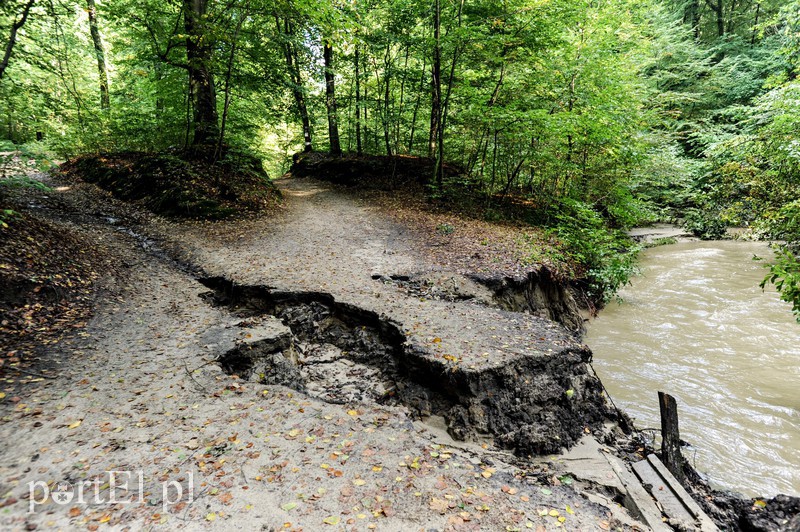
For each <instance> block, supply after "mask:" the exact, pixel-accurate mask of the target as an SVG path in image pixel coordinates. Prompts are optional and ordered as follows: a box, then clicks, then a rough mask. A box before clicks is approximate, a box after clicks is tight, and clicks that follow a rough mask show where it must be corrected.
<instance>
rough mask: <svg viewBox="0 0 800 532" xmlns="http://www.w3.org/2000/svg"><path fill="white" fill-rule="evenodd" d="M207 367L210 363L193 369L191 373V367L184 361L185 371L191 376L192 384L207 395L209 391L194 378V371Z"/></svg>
mask: <svg viewBox="0 0 800 532" xmlns="http://www.w3.org/2000/svg"><path fill="white" fill-rule="evenodd" d="M207 365H208V363H206V364H203V365H202V366H199V367H197V368H195V369H193V370H192V371H189V366H188V365H187V364H186V360H184V361H183V369H185V370H186V374H187V375H188V376H189V378H190V379H192V382H194V383H195V384H196V385H197V386H198V387H199V388H200V389H201V390H203V391H204V392H205V393H209V389H208V388H206V387H205V386H203V385H202V384H200V383H199V382H197V379H195V378H194V375H192V372H193V371H197V370H198V369H200V368H202V367H203V366H207Z"/></svg>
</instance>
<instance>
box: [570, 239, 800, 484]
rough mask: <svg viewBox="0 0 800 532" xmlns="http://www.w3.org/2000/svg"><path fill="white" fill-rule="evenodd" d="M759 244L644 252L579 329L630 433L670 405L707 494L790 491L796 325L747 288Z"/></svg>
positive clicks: (799, 470)
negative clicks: (617, 298)
mask: <svg viewBox="0 0 800 532" xmlns="http://www.w3.org/2000/svg"><path fill="white" fill-rule="evenodd" d="M753 255H758V256H761V257H765V258H767V259H769V258H771V257H772V252H771V251H770V250H769V248H768V247H767V245H766V244H764V243H757V242H739V241H715V242H679V243H677V244H673V245H667V246H660V247H656V248H652V249H649V250H647V251H645V252H644V253H643V254H642V256H641V262H640V266H641V270H642V273H641V275H640V276H637V277H635V278H634V279H633V282H632V285H631V286H629V287H627V288H626V289H625V290H623V291H622V292H621V294H620V295H621V296H622V298H623V302H622V303H621V304H617V303H614V302H612V303H610V304H609V305H608V306H607V308H606V309H604V310H603V311H602V312H601V313H600V315H599V317H598V318H597V319H595V320H594V321H593V322H592V323H590V324H589V330H588V333H587V336H586V338H585V341H586V343H587V344H588V345H589V346H590V347H591V348H592V350H593V351H594V367H595V369H596V370H597V372H598V374H599V375H600V378H601V379H602V380H603V383H604V384H605V386H606V388H607V389H608V391H609V393H610V394H611V397H612V398H613V399H614V401H615V403H616V404H617V406H618V407H620V408H621V409H623V410H624V411H626V412H627V413H628V414H630V415H631V416H632V417H633V418H634V419H635V420H636V426H637V427H639V428H648V427H660V421H659V413H658V398H657V394H656V392H657V391H659V390H661V391H665V392H667V393H669V394H671V395H673V396H675V398H676V399H677V401H678V409H679V414H680V425H681V427H680V428H681V438H682V439H684V440H686V441H688V442H689V443H690V444H692V447H690V448H684V456H686V457H687V458H688V459H689V460H690V461H691V462H694V464H695V466H696V468H697V469H698V470H699V471H701V472H703V473H705V474H706V475H707V476H708V477H709V480H710V482H711V484H712V486H714V487H716V488H721V489H728V490H733V491H737V492H739V493H742V494H744V495H747V496H774V495H776V494H778V493H786V494H789V495H795V496H797V495H800V324H798V323H797V322H795V320H794V318H793V316H792V314H791V307H790V305H788V304H787V303H784V302H782V301H780V299H779V298H778V295H777V293H776V292H775V291H774V290H772V289H767V290H766V291H762V290H761V288H759V286H758V284H759V282H760V281H761V279H762V278H763V277H764V274H765V270H764V268H763V267H762V266H761V264H760V263H758V262H755V261H753V260H752V259H753Z"/></svg>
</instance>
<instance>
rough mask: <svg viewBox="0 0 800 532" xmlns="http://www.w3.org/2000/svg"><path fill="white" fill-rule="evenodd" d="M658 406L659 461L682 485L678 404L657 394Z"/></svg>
mask: <svg viewBox="0 0 800 532" xmlns="http://www.w3.org/2000/svg"><path fill="white" fill-rule="evenodd" d="M658 404H659V407H660V408H661V459H662V460H663V462H664V465H665V466H667V469H669V472H670V473H672V475H673V476H674V477H675V478H676V479H677V480H678V482H681V483H682V482H683V480H684V476H683V455H681V437H680V431H679V430H678V404H677V402H676V401H675V398H674V397H672V396H671V395H668V394H666V393H664V392H658Z"/></svg>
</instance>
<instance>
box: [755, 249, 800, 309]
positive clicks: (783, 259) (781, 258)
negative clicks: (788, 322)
mask: <svg viewBox="0 0 800 532" xmlns="http://www.w3.org/2000/svg"><path fill="white" fill-rule="evenodd" d="M766 267H767V268H768V269H769V273H768V274H767V276H766V277H765V278H764V280H763V281H761V288H764V287H765V286H766V285H767V283H771V284H773V285H775V288H776V289H777V290H778V292H780V294H781V299H782V300H783V301H786V302H788V303H791V304H792V312H794V314H795V316H796V317H797V321H798V322H800V260H798V258H797V255H795V254H794V253H793V252H792V251H791V248H790V247H788V246H779V247H778V248H777V249H776V250H775V262H773V263H772V264H767V265H766Z"/></svg>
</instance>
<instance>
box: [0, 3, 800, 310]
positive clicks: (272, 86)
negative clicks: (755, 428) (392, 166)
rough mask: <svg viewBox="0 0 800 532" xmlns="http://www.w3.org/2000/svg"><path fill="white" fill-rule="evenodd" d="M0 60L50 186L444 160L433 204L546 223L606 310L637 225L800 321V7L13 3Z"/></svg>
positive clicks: (4, 91) (29, 146)
mask: <svg viewBox="0 0 800 532" xmlns="http://www.w3.org/2000/svg"><path fill="white" fill-rule="evenodd" d="M0 45H1V46H2V49H0V55H2V60H1V61H0V117H2V118H1V120H2V124H1V125H0V137H1V138H2V139H3V140H2V141H0V142H2V147H3V149H4V150H21V151H22V152H23V153H25V154H27V155H29V156H30V157H32V158H33V159H35V160H36V161H37V164H39V165H41V167H42V168H46V167H48V166H49V165H52V164H54V161H64V160H67V159H70V158H73V157H76V156H79V155H84V154H90V153H112V152H117V153H124V152H150V153H165V154H166V153H173V154H176V153H180V154H183V155H182V156H183V157H193V158H195V159H202V160H203V161H205V162H208V163H217V162H220V161H223V162H224V161H228V162H231V161H235V160H236V159H237V158H239V159H247V160H252V158H255V159H257V160H259V161H262V164H263V167H264V169H265V170H266V172H267V173H268V174H269V175H270V176H271V177H278V176H280V175H281V174H283V173H284V172H285V171H286V170H288V168H289V167H290V165H291V163H292V156H293V154H296V153H301V152H325V153H327V154H329V155H330V156H332V157H339V156H343V155H348V156H349V155H354V156H361V155H365V156H378V155H379V156H392V157H396V158H402V157H409V156H413V157H421V158H428V159H429V160H430V161H432V162H433V164H432V165H430V168H431V172H430V173H431V175H430V176H426V179H427V183H428V189H427V190H428V194H429V195H430V197H431V198H434V199H439V200H447V199H448V198H451V197H455V196H458V195H459V194H462V193H464V191H470V193H477V194H479V195H480V196H481V197H482V198H483V200H481V201H482V205H483V208H482V211H481V212H482V214H481V215H482V216H484V217H485V218H487V219H490V220H492V219H500V218H502V217H504V216H505V215H506V214H505V211H504V210H503V209H502V208H501V207H500V206H501V205H503V204H504V202H506V203H507V202H508V201H510V198H511V199H513V201H515V202H518V203H524V204H525V205H528V206H530V207H531V208H530V209H529V212H530V213H533V214H531V216H530V219H529V220H528V222H529V223H531V224H534V225H537V226H541V227H544V228H546V229H547V230H548V231H549V233H548V234H551V235H552V237H553V238H554V239H558V240H559V241H560V242H564V243H565V247H564V249H565V251H564V253H565V254H566V255H567V256H568V257H567V258H568V259H570V260H571V261H572V262H574V263H576V264H578V265H579V266H580V268H582V271H583V272H584V273H585V274H586V275H587V276H588V278H589V279H590V280H591V282H592V286H593V287H594V289H595V290H596V292H598V293H602V294H605V295H608V294H610V293H613V291H614V290H615V289H616V288H618V287H619V286H620V285H622V284H624V283H625V282H626V281H627V279H628V277H629V276H630V275H631V274H632V272H633V271H634V269H635V260H634V259H635V253H636V249H637V248H636V247H635V246H633V245H632V244H631V242H630V241H628V240H627V239H626V237H625V235H624V231H625V230H626V229H628V228H630V227H632V226H634V225H638V224H645V223H648V222H654V221H673V222H676V221H677V222H679V223H682V224H684V225H685V227H687V228H688V229H690V230H691V231H692V232H694V233H695V234H697V235H700V236H702V237H704V238H719V237H721V236H722V235H724V233H725V230H726V228H727V227H729V226H740V227H746V228H748V229H749V231H748V234H749V235H750V236H752V237H753V238H763V239H775V240H777V241H780V242H783V244H782V245H781V246H780V248H777V249H776V255H775V257H774V258H768V259H769V261H770V265H769V275H768V277H767V279H765V282H772V283H774V284H776V286H777V287H778V288H779V290H781V292H782V297H783V298H784V299H786V300H787V301H793V302H794V310H795V312H798V313H800V262H798V259H797V251H798V246H797V243H798V242H800V139H798V131H800V81H798V79H797V73H798V68H800V55H799V54H800V2H799V1H797V0H793V1H789V2H787V1H785V0H766V1H757V0H644V1H642V0H591V1H590V0H503V1H499V0H470V1H465V0H447V1H443V0H427V1H418V0H403V1H397V0H380V1H379V0H352V1H341V0H323V1H314V2H311V1H308V0H274V1H270V2H265V1H263V0H169V1H153V0H137V1H132V0H117V1H114V2H110V1H103V0H85V1H76V2H69V1H63V0H4V1H3V3H2V6H1V7H0ZM5 177H8V179H5V180H4V181H3V187H9V186H16V185H25V179H24V178H23V177H19V178H17V179H15V178H14V176H5ZM2 212H3V214H2V216H3V218H2V219H0V221H2V222H3V224H4V225H7V224H6V221H4V220H6V219H8V218H9V217H11V216H13V212H12V211H11V210H10V209H7V208H4V210H3V211H2Z"/></svg>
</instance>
